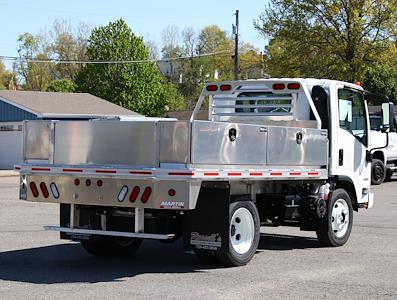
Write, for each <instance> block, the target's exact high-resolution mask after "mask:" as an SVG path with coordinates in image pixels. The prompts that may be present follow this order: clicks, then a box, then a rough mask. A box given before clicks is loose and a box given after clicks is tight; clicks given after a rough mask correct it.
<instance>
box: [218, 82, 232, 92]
mask: <svg viewBox="0 0 397 300" xmlns="http://www.w3.org/2000/svg"><path fill="white" fill-rule="evenodd" d="M219 89H220V90H221V91H223V92H224V91H230V90H231V89H232V86H231V85H230V84H222V85H221V86H220V87H219Z"/></svg>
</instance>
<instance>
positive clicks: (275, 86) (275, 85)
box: [273, 83, 285, 90]
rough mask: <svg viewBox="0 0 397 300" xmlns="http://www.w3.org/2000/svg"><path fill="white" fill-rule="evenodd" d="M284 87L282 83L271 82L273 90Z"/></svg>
mask: <svg viewBox="0 0 397 300" xmlns="http://www.w3.org/2000/svg"><path fill="white" fill-rule="evenodd" d="M283 89H285V84H284V83H275V84H273V90H283Z"/></svg>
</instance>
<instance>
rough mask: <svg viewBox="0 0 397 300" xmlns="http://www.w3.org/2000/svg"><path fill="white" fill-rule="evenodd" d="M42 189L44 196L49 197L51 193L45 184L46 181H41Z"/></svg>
mask: <svg viewBox="0 0 397 300" xmlns="http://www.w3.org/2000/svg"><path fill="white" fill-rule="evenodd" d="M40 190H41V192H42V193H43V196H44V198H48V196H49V195H50V193H49V192H48V189H47V186H46V185H45V183H44V182H41V183H40Z"/></svg>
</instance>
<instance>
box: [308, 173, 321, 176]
mask: <svg viewBox="0 0 397 300" xmlns="http://www.w3.org/2000/svg"><path fill="white" fill-rule="evenodd" d="M308 175H309V176H318V175H320V173H319V172H309V173H308Z"/></svg>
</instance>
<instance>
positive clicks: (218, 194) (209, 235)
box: [183, 183, 230, 253]
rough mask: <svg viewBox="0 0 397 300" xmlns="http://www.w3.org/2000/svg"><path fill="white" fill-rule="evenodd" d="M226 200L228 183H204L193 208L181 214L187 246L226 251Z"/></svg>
mask: <svg viewBox="0 0 397 300" xmlns="http://www.w3.org/2000/svg"><path fill="white" fill-rule="evenodd" d="M229 203H230V186H229V184H228V183H217V186H216V187H205V183H203V186H202V187H201V189H200V194H199V197H198V201H197V205H196V208H195V209H194V210H191V211H188V212H185V214H184V217H183V244H184V247H185V249H186V250H196V249H197V250H198V249H200V250H209V251H217V252H222V253H226V252H228V251H229Z"/></svg>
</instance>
